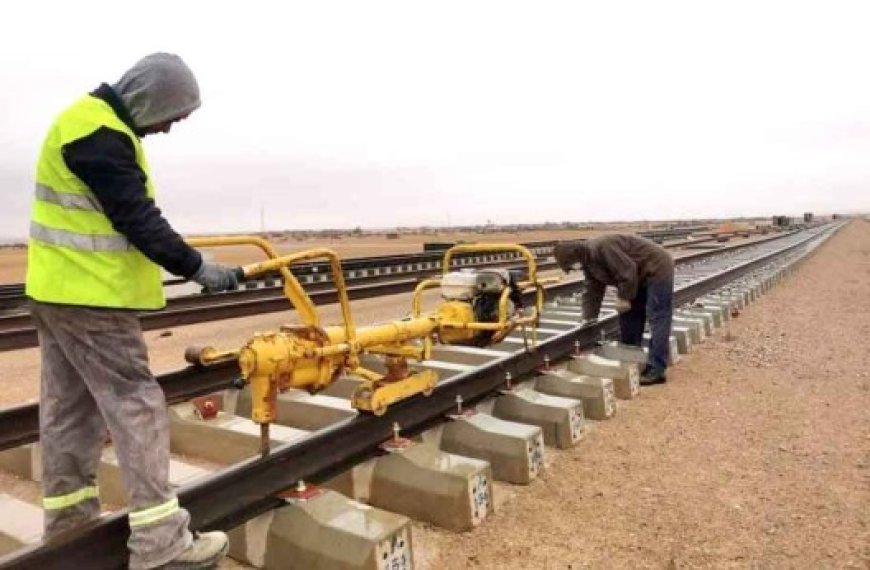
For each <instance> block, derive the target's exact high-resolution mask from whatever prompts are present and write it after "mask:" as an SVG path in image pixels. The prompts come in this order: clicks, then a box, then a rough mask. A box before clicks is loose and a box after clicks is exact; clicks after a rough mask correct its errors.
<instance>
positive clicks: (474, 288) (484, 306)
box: [441, 269, 523, 346]
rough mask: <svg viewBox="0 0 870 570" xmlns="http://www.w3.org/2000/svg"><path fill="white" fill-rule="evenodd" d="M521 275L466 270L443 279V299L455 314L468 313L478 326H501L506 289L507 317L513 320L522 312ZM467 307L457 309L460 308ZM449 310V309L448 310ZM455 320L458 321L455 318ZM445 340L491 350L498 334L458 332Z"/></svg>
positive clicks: (502, 271)
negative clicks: (499, 309)
mask: <svg viewBox="0 0 870 570" xmlns="http://www.w3.org/2000/svg"><path fill="white" fill-rule="evenodd" d="M518 281H519V275H518V273H517V272H513V271H509V270H507V269H483V270H462V271H454V272H451V273H448V274H446V275H445V276H444V277H442V279H441V296H442V297H443V298H444V299H445V300H446V301H447V303H446V305H447V306H448V307H449V308H450V310H451V312H452V313H454V315H455V314H456V313H464V314H465V315H467V318H469V317H470V318H472V319H473V321H474V322H478V323H495V322H498V305H499V300H500V299H501V296H502V294H503V293H504V291H505V289H508V290H509V293H508V304H507V316H508V318H511V317H512V316H514V315H515V314H516V312H517V310H519V309H522V306H523V296H522V293H521V291H520V288H519V285H518ZM460 303H461V304H462V305H465V306H464V307H461V308H460V307H459V306H457V305H458V304H460ZM445 308H447V307H445ZM454 318H455V317H454ZM456 333H461V334H451V335H449V337H446V338H445V337H443V335H442V339H441V340H442V342H447V343H450V344H470V345H473V346H487V345H489V344H490V341H491V339H492V337H493V333H494V331H480V330H478V331H471V330H469V331H456Z"/></svg>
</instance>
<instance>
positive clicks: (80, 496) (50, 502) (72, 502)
mask: <svg viewBox="0 0 870 570" xmlns="http://www.w3.org/2000/svg"><path fill="white" fill-rule="evenodd" d="M99 494H100V493H99V490H98V489H97V487H96V486H92V487H82V488H81V489H79V490H78V491H73V492H72V493H67V494H66V495H55V496H53V497H43V499H42V508H43V509H45V510H47V511H56V510H59V509H68V508H70V507H74V506H76V505H78V504H79V503H83V502H85V501H87V500H88V499H96V498H97V497H98V496H99Z"/></svg>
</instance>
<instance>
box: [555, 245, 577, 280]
mask: <svg viewBox="0 0 870 570" xmlns="http://www.w3.org/2000/svg"><path fill="white" fill-rule="evenodd" d="M571 249H572V247H571V243H570V242H564V241H560V242H558V243H557V244H556V245H554V246H553V257H555V258H556V263H557V264H558V265H559V269H561V270H562V271H564V272H565V273H568V272H569V271H571V269H572V266H573V265H574V263H575V262H576V261H577V260H576V259H574V254H573V252H572V251H571Z"/></svg>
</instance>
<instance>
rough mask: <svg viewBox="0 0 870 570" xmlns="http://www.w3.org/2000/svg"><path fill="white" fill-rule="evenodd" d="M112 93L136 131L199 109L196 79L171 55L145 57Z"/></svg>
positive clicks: (114, 87) (122, 78)
mask: <svg viewBox="0 0 870 570" xmlns="http://www.w3.org/2000/svg"><path fill="white" fill-rule="evenodd" d="M112 89H114V91H115V93H117V94H118V96H119V97H120V98H121V101H123V102H124V106H125V107H127V110H128V111H129V112H130V117H131V118H132V119H133V122H134V123H135V125H136V126H137V127H138V128H143V127H150V126H153V125H156V124H159V123H162V122H164V121H171V120H173V119H177V118H179V117H183V116H185V115H187V114H188V113H190V112H191V111H193V110H195V109H197V108H198V107H199V106H200V100H199V85H198V84H197V82H196V77H194V76H193V72H192V71H191V70H190V68H189V67H187V64H186V63H184V61H182V59H181V58H180V57H178V56H177V55H174V54H171V53H153V54H151V55H146V56H145V57H143V58H142V59H140V60H139V61H138V62H137V63H136V65H134V66H133V67H132V68H130V69H129V70H128V71H127V73H125V74H124V76H123V77H121V79H120V81H118V82H117V83H115V84H114V85H113V86H112Z"/></svg>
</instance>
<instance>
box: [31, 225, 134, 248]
mask: <svg viewBox="0 0 870 570" xmlns="http://www.w3.org/2000/svg"><path fill="white" fill-rule="evenodd" d="M30 237H32V238H33V239H38V240H39V241H41V242H44V243H48V244H51V245H59V246H63V247H68V248H70V249H75V250H78V251H127V250H128V249H131V248H132V247H133V246H132V245H130V242H129V241H127V238H125V237H124V236H122V235H119V234H116V235H111V236H106V235H99V234H96V235H90V234H79V233H76V232H70V231H67V230H58V229H54V228H49V227H46V226H43V225H42V224H39V223H36V222H30Z"/></svg>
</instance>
